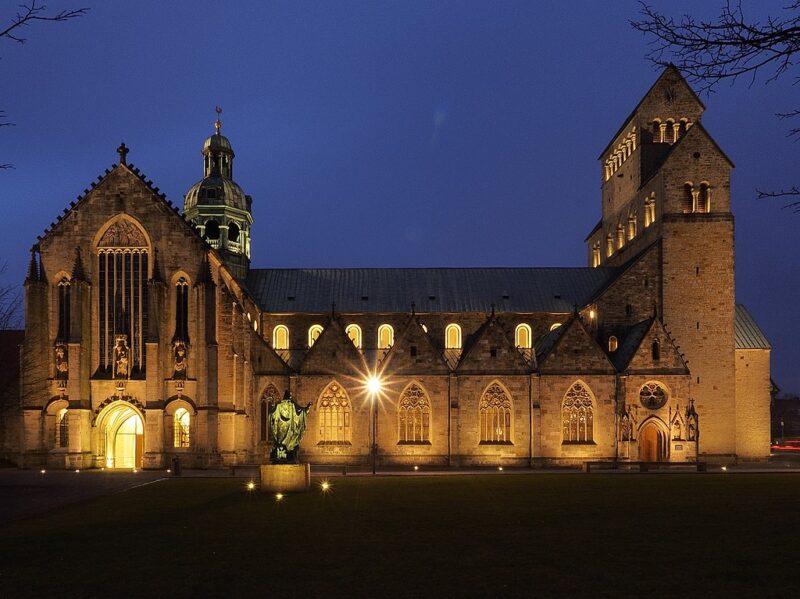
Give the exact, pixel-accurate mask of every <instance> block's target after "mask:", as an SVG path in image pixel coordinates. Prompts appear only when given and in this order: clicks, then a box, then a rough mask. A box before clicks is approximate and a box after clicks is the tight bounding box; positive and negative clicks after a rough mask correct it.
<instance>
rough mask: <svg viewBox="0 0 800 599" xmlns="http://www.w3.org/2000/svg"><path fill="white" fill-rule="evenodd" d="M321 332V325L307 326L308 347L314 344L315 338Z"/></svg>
mask: <svg viewBox="0 0 800 599" xmlns="http://www.w3.org/2000/svg"><path fill="white" fill-rule="evenodd" d="M321 334H322V325H319V324H312V325H311V326H310V327H308V347H311V346H312V345H314V343H315V342H316V340H317V339H318V338H319V336H320V335H321Z"/></svg>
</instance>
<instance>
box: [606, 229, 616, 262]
mask: <svg viewBox="0 0 800 599" xmlns="http://www.w3.org/2000/svg"><path fill="white" fill-rule="evenodd" d="M613 255H614V238H613V237H612V236H611V233H609V234H608V235H606V258H610V257H611V256H613Z"/></svg>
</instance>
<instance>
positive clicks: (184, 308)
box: [173, 277, 189, 343]
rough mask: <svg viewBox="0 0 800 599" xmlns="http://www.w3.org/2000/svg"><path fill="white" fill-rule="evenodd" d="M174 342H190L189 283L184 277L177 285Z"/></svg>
mask: <svg viewBox="0 0 800 599" xmlns="http://www.w3.org/2000/svg"><path fill="white" fill-rule="evenodd" d="M173 341H184V342H186V343H188V342H189V282H188V281H187V280H186V279H185V278H184V277H181V278H180V279H178V282H177V283H175V335H174V337H173Z"/></svg>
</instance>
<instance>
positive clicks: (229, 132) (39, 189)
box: [0, 0, 800, 392]
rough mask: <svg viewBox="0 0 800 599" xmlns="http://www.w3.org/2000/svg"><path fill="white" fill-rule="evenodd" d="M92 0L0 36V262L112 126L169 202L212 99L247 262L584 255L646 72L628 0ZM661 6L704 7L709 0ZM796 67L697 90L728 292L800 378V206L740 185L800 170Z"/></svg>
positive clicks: (16, 261)
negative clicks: (730, 248)
mask: <svg viewBox="0 0 800 599" xmlns="http://www.w3.org/2000/svg"><path fill="white" fill-rule="evenodd" d="M48 4H49V7H50V9H51V10H57V9H61V8H75V7H77V6H82V5H84V4H86V5H90V6H91V5H92V2H91V1H86V0H84V2H83V3H81V0H69V1H60V0H51V1H50V2H49V3H48ZM93 4H94V6H92V8H91V11H90V13H89V14H88V15H87V16H85V17H82V18H80V19H77V20H74V21H71V22H68V23H62V24H49V23H42V24H37V25H34V26H32V27H30V28H28V29H27V31H26V32H25V33H24V35H26V36H27V37H28V42H27V43H26V44H24V45H19V44H16V43H14V42H11V41H6V40H2V42H0V56H1V57H2V61H0V73H2V77H3V89H4V93H3V94H2V102H0V108H2V109H4V110H5V111H6V113H7V117H8V119H9V120H11V121H13V122H14V123H16V126H15V127H9V128H2V129H0V163H9V162H10V163H13V164H14V166H15V169H14V170H7V171H0V181H2V189H3V196H4V205H5V211H4V215H3V218H4V221H5V222H4V225H3V235H2V236H0V257H2V259H4V260H7V261H8V270H7V272H6V274H5V275H3V277H4V279H3V281H2V282H4V283H12V282H13V283H17V282H19V283H21V282H22V280H23V279H24V276H25V268H26V265H27V259H28V250H29V248H30V246H31V245H32V244H33V243H35V241H36V236H37V235H39V234H41V232H42V231H43V230H44V229H45V228H46V227H47V226H48V225H49V223H50V222H51V221H54V220H55V217H56V216H57V215H58V214H59V213H60V212H61V211H62V210H63V208H64V207H65V206H67V205H68V203H69V201H70V200H74V199H75V197H76V196H78V195H79V194H81V193H82V192H83V189H84V188H87V187H88V186H89V183H90V182H91V181H92V180H93V179H95V177H97V175H98V174H100V173H102V172H103V169H105V168H107V167H109V166H111V165H112V164H113V163H114V162H115V161H116V159H117V154H116V152H115V149H116V147H117V146H118V145H119V143H120V142H121V141H124V142H125V143H126V144H127V145H128V146H129V147H130V148H131V153H130V155H129V157H128V160H129V161H130V162H133V163H134V164H135V165H136V166H138V167H139V168H141V169H142V171H143V172H144V173H145V174H146V175H147V176H148V178H150V179H152V180H153V182H154V184H155V185H156V186H159V187H160V188H161V189H162V190H163V191H165V192H166V194H167V196H168V197H169V198H170V199H171V200H172V201H173V202H174V203H177V204H179V205H182V204H183V199H182V198H183V194H184V192H185V191H186V190H187V189H188V188H189V186H190V185H191V184H192V183H194V182H195V181H197V180H198V179H200V178H201V177H202V159H201V154H200V149H201V145H202V142H203V139H204V138H205V137H206V136H208V135H210V134H211V133H212V132H213V126H212V124H213V121H214V118H215V114H214V107H215V105H217V104H219V105H221V106H222V108H223V110H224V113H223V115H222V120H223V128H222V131H223V133H224V134H225V135H226V136H228V137H229V138H230V140H231V142H232V144H233V147H234V150H235V152H236V160H235V163H234V177H235V179H236V180H237V182H238V183H240V184H241V185H242V187H243V188H244V189H245V191H246V192H247V193H249V194H250V195H252V196H253V212H254V217H255V225H254V230H253V265H254V266H256V267H261V268H266V267H352V266H376V267H379V266H576V265H580V266H582V265H585V264H586V249H585V245H584V243H583V239H584V237H585V236H586V234H587V233H588V232H589V231H590V230H591V229H592V227H593V226H594V225H595V223H596V222H597V220H598V218H599V216H600V182H601V169H600V165H599V164H598V162H597V156H598V154H599V153H600V151H601V150H602V149H603V148H604V147H605V145H606V143H607V142H608V141H609V140H610V138H611V136H612V135H613V134H614V133H615V132H616V130H617V129H618V127H619V126H620V125H621V124H622V121H623V119H625V117H627V116H628V114H629V113H630V111H631V110H632V109H633V107H634V106H635V105H636V103H637V102H638V101H639V99H640V98H641V96H642V95H643V94H644V93H645V92H646V91H647V89H648V88H649V87H650V85H651V84H652V83H653V81H654V80H655V79H656V77H657V75H658V72H657V71H656V70H655V69H654V67H653V66H652V65H651V64H650V63H649V62H648V61H647V60H646V59H645V53H646V51H647V40H646V39H645V38H644V37H642V35H641V34H639V33H638V32H636V31H634V30H633V29H631V27H630V26H629V24H628V20H629V19H632V18H636V16H637V13H638V5H637V3H636V2H634V1H629V0H625V1H616V2H588V1H587V2H572V3H569V4H567V3H566V2H554V3H548V4H549V5H547V6H544V5H543V4H544V3H538V2H537V3H534V2H530V1H523V2H511V1H503V2H471V1H466V0H455V1H452V2H442V1H437V2H436V3H431V2H410V1H408V0H402V1H398V2H386V1H381V2H367V1H364V2H352V3H345V2H330V1H322V2H269V3H267V2H235V3H234V2H230V3H228V2H219V0H216V1H213V2H211V1H208V2H205V1H203V2H201V1H193V2H168V3H167V2H155V1H153V2H136V3H131V2H102V3H100V2H94V3H93ZM656 4H659V3H656ZM660 4H661V5H663V6H664V9H665V10H667V11H669V12H670V13H671V14H674V15H676V16H677V15H680V14H682V13H684V12H692V13H693V14H695V15H699V16H709V17H710V16H714V15H715V14H717V13H718V12H719V6H720V5H721V0H720V1H719V2H716V1H708V2H704V3H697V2H692V1H681V2H673V1H670V2H662V3H660ZM750 4H753V5H757V8H758V10H761V11H763V10H766V8H765V7H767V8H771V9H772V10H773V12H778V11H779V10H780V7H781V6H782V5H783V4H785V1H784V0H780V2H758V3H745V6H746V7H747V6H749V5H750ZM11 10H12V7H11V4H9V3H6V5H5V6H4V8H3V9H0V18H2V20H3V22H5V21H6V20H7V19H8V16H9V12H10V11H11ZM755 10H756V7H755V6H754V7H753V9H752V11H750V12H751V13H753V12H755ZM700 11H702V12H700ZM794 75H797V73H794ZM793 82H794V77H793V75H792V74H791V73H790V74H789V76H786V77H784V78H783V79H782V80H780V81H778V82H776V83H771V84H769V85H764V84H763V82H761V81H757V82H756V83H755V84H754V85H752V86H751V87H749V88H748V86H747V82H739V83H737V84H736V85H734V86H730V85H727V84H725V85H722V86H721V87H719V88H718V89H717V91H716V93H714V94H712V95H710V96H708V95H703V96H702V99H703V101H704V102H705V104H706V106H707V111H706V113H705V115H704V117H703V124H704V125H705V127H706V128H707V129H708V130H709V131H710V132H711V135H712V136H713V137H714V138H715V139H716V140H717V142H718V143H719V144H720V145H721V147H722V148H723V149H724V150H725V152H726V153H727V154H728V155H729V156H730V157H731V159H732V160H733V161H734V163H735V164H736V166H737V168H736V170H735V171H734V173H733V179H732V194H733V210H734V213H735V215H736V255H737V261H736V264H737V271H736V290H737V301H739V302H742V303H745V304H746V305H747V306H748V308H749V309H750V311H751V313H752V314H753V316H754V317H755V318H756V319H757V321H758V322H759V323H760V325H761V326H762V328H763V329H764V331H765V332H766V334H767V337H768V338H769V339H770V341H771V342H772V344H773V347H774V350H773V378H774V379H775V381H776V382H777V383H778V385H779V386H780V387H781V388H782V389H783V390H784V391H793V392H800V368H798V367H797V365H798V364H800V343H798V340H797V333H798V326H797V322H798V320H797V316H796V314H795V307H796V304H797V300H798V297H800V277H798V274H799V273H798V259H797V257H798V251H799V250H800V235H798V233H800V214H797V215H795V214H792V213H791V211H790V210H785V209H782V205H783V202H782V201H781V200H771V201H763V200H762V201H759V200H756V199H755V189H756V188H770V189H776V188H780V187H787V186H791V185H792V184H800V172H799V171H798V169H797V168H796V163H797V157H798V156H800V145H798V143H796V142H794V141H793V140H791V139H788V138H787V137H786V130H787V129H788V128H789V127H790V126H792V125H791V124H790V123H787V122H785V121H783V122H782V121H779V120H778V119H777V118H775V116H774V114H775V113H777V112H786V111H788V110H791V109H795V108H800V99H798V88H797V87H792V83H793ZM798 125H800V123H794V126H798ZM793 366H794V367H793Z"/></svg>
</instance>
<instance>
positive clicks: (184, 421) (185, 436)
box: [172, 408, 191, 447]
mask: <svg viewBox="0 0 800 599" xmlns="http://www.w3.org/2000/svg"><path fill="white" fill-rule="evenodd" d="M190 418H191V417H190V416H189V410H187V409H186V408H178V409H177V410H175V414H173V416H172V424H173V428H174V432H173V440H172V444H173V446H174V447H189V424H190Z"/></svg>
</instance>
